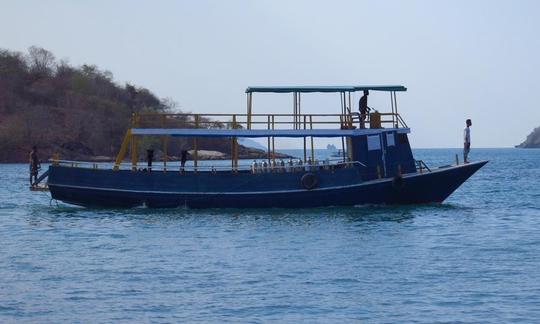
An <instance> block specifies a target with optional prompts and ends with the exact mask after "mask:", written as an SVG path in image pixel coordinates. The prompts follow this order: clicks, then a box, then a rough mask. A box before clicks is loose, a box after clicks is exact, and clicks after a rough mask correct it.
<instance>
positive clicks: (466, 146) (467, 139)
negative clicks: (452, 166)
mask: <svg viewBox="0 0 540 324" xmlns="http://www.w3.org/2000/svg"><path fill="white" fill-rule="evenodd" d="M465 124H466V125H467V127H465V129H464V130H463V162H464V163H469V152H470V151H471V128H470V127H471V126H472V121H471V120H470V119H467V120H466V121H465Z"/></svg>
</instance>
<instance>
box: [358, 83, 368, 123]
mask: <svg viewBox="0 0 540 324" xmlns="http://www.w3.org/2000/svg"><path fill="white" fill-rule="evenodd" d="M368 95H369V91H368V90H364V95H363V96H362V97H361V98H360V101H358V109H359V110H360V128H366V126H365V125H364V124H365V122H366V118H367V114H368V113H369V111H370V110H371V109H370V108H369V107H368V104H367V99H368Z"/></svg>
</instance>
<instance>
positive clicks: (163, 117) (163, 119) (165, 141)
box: [161, 115, 169, 172]
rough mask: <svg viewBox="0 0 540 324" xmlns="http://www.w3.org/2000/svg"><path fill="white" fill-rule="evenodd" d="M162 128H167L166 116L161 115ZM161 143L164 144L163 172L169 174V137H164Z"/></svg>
mask: <svg viewBox="0 0 540 324" xmlns="http://www.w3.org/2000/svg"><path fill="white" fill-rule="evenodd" d="M161 127H163V128H164V127H165V115H161ZM161 141H162V142H163V171H164V172H167V158H168V157H167V148H168V147H167V146H168V142H169V137H168V136H167V135H165V136H162V138H161Z"/></svg>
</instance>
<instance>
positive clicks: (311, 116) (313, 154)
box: [309, 115, 315, 164]
mask: <svg viewBox="0 0 540 324" xmlns="http://www.w3.org/2000/svg"><path fill="white" fill-rule="evenodd" d="M309 129H313V115H309ZM313 146H314V145H313V136H311V163H313V164H315V152H314V151H313Z"/></svg>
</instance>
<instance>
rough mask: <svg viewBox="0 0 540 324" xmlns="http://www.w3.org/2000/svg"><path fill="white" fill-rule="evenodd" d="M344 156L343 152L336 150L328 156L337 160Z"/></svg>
mask: <svg viewBox="0 0 540 324" xmlns="http://www.w3.org/2000/svg"><path fill="white" fill-rule="evenodd" d="M344 154H345V153H344V152H343V150H341V149H338V150H337V151H334V152H332V154H330V157H337V158H339V157H343V155H344Z"/></svg>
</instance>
